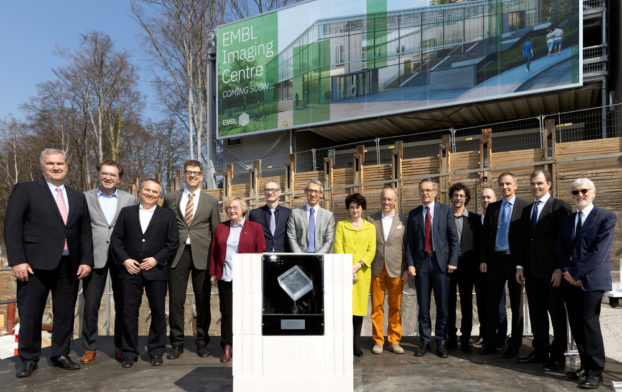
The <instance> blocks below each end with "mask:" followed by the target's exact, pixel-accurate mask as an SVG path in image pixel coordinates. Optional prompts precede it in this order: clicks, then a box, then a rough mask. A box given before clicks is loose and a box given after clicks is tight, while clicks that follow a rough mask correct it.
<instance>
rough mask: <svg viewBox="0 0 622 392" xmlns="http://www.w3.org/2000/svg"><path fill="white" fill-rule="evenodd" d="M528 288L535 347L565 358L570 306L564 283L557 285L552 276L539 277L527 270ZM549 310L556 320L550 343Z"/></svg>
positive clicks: (558, 357)
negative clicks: (566, 301) (567, 306)
mask: <svg viewBox="0 0 622 392" xmlns="http://www.w3.org/2000/svg"><path fill="white" fill-rule="evenodd" d="M525 291H526V292H527V303H528V304H529V317H530V320H531V331H532V333H533V343H532V345H533V348H534V350H535V351H536V352H537V353H538V355H542V356H550V357H551V359H554V360H558V361H561V362H564V360H565V357H564V353H565V352H566V346H567V345H568V329H567V328H566V309H565V308H564V301H563V299H562V290H561V287H556V288H554V287H553V286H552V284H551V280H550V278H548V279H539V278H536V277H535V276H533V275H531V274H529V272H527V274H526V276H525ZM549 314H550V315H551V323H552V324H553V342H552V343H549Z"/></svg>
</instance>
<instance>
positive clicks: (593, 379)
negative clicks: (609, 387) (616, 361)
mask: <svg viewBox="0 0 622 392" xmlns="http://www.w3.org/2000/svg"><path fill="white" fill-rule="evenodd" d="M602 381H603V378H602V377H598V376H587V378H586V379H585V380H583V382H582V383H581V384H579V388H581V389H596V388H598V386H599V385H600V383H601V382H602Z"/></svg>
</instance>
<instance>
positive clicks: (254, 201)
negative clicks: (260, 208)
mask: <svg viewBox="0 0 622 392" xmlns="http://www.w3.org/2000/svg"><path fill="white" fill-rule="evenodd" d="M260 173H261V160H258V159H256V160H255V161H253V168H252V169H250V173H249V174H250V175H249V182H250V184H249V185H250V188H249V189H250V190H249V195H248V196H249V197H250V199H249V209H252V208H256V207H257V205H258V204H259V193H258V192H257V190H258V189H259V176H260Z"/></svg>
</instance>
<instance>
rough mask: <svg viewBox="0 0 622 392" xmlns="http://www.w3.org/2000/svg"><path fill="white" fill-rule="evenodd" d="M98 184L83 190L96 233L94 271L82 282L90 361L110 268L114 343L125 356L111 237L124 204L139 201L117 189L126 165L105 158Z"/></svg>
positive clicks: (85, 342)
mask: <svg viewBox="0 0 622 392" xmlns="http://www.w3.org/2000/svg"><path fill="white" fill-rule="evenodd" d="M97 173H98V174H97V176H98V178H99V186H98V187H97V188H96V189H91V190H89V191H86V192H84V197H85V198H86V204H87V205H88V207H89V215H90V217H91V231H92V233H93V258H94V263H95V265H94V266H93V270H92V271H91V274H90V275H89V276H87V278H86V279H84V281H83V282H82V295H84V314H83V317H82V345H83V346H84V350H85V351H84V355H82V358H80V362H82V363H91V362H93V360H94V359H95V355H96V353H97V351H96V350H97V329H98V328H97V324H98V319H99V306H100V304H101V300H102V295H103V293H104V288H105V286H106V280H107V278H108V271H110V281H111V283H112V294H113V296H114V309H115V318H114V346H115V356H116V358H117V359H118V360H122V359H123V349H122V348H121V335H122V329H123V318H122V317H121V314H122V310H121V304H122V303H123V301H122V300H121V288H120V287H119V279H118V267H117V265H116V264H115V263H114V261H113V260H112V257H111V253H110V247H109V245H110V236H111V235H112V230H113V229H114V225H115V223H116V222H117V217H118V216H119V212H121V209H122V208H123V207H127V206H131V205H134V204H136V198H135V197H134V196H133V195H130V194H129V193H127V192H123V191H122V190H120V189H117V184H119V182H120V181H121V178H122V177H123V168H122V167H121V165H119V164H118V163H117V162H115V161H113V160H106V161H103V162H102V163H100V164H99V165H97Z"/></svg>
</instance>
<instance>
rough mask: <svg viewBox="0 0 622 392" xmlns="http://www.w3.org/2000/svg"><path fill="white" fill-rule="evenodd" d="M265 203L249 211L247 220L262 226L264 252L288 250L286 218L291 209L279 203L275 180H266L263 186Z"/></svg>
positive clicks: (279, 195)
mask: <svg viewBox="0 0 622 392" xmlns="http://www.w3.org/2000/svg"><path fill="white" fill-rule="evenodd" d="M263 191H264V195H265V197H266V204H265V205H264V206H263V207H259V208H255V209H254V210H252V211H251V212H250V215H249V217H248V219H249V220H251V221H253V222H257V223H259V224H260V225H261V227H263V235H264V238H265V239H266V252H288V251H289V244H288V243H287V241H286V239H287V220H288V219H289V216H290V215H291V214H292V210H290V209H289V208H287V207H283V206H281V205H279V197H281V186H280V185H279V183H278V182H276V181H272V180H270V181H268V182H266V183H265V184H264V187H263Z"/></svg>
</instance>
